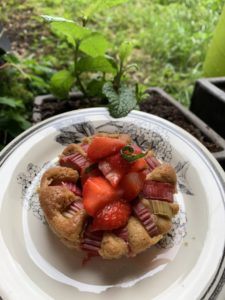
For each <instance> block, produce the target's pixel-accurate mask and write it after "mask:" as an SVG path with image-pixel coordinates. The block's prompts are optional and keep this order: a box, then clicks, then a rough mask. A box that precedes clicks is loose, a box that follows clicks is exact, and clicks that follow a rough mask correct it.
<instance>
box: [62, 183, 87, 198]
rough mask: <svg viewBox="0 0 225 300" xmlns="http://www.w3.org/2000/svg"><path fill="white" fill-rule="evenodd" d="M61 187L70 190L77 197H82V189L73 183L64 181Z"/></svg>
mask: <svg viewBox="0 0 225 300" xmlns="http://www.w3.org/2000/svg"><path fill="white" fill-rule="evenodd" d="M61 185H62V186H64V187H66V188H68V189H69V190H70V191H71V192H72V193H74V194H75V195H77V196H80V197H81V196H82V191H81V189H80V188H79V187H78V186H77V185H76V184H75V183H73V182H67V181H62V182H61Z"/></svg>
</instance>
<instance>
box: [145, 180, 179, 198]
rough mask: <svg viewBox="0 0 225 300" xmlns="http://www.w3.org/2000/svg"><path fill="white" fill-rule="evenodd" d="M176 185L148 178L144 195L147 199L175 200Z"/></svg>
mask: <svg viewBox="0 0 225 300" xmlns="http://www.w3.org/2000/svg"><path fill="white" fill-rule="evenodd" d="M173 193H174V185H172V184H170V183H165V182H160V181H153V180H146V181H145V184H144V187H143V191H142V195H143V197H144V198H147V199H153V200H155V199H158V200H162V201H168V202H173Z"/></svg>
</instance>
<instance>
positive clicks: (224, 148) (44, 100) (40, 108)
mask: <svg viewBox="0 0 225 300" xmlns="http://www.w3.org/2000/svg"><path fill="white" fill-rule="evenodd" d="M146 92H147V93H148V94H149V97H148V98H147V99H146V100H145V101H144V102H142V103H141V105H140V110H141V111H144V112H148V113H152V114H155V115H157V116H159V117H162V118H164V119H167V120H169V121H171V122H173V123H174V124H176V125H178V126H180V127H182V128H184V129H185V130H187V131H189V132H190V133H191V134H192V135H194V136H195V137H196V138H197V139H198V140H199V141H200V142H202V143H203V144H204V145H205V146H206V147H207V148H208V150H209V151H210V152H211V153H213V155H214V156H215V157H216V158H217V159H218V160H219V161H224V167H225V140H224V139H223V138H221V137H220V136H219V135H218V134H217V133H216V132H214V131H213V130H212V129H211V128H209V127H208V125H206V124H205V123H204V122H203V121H202V120H200V119H199V118H198V117H197V116H196V115H194V114H193V113H192V112H190V111H189V110H188V109H186V108H185V107H183V106H182V105H181V104H180V103H178V102H177V101H175V100H174V99H173V98H172V97H170V96H169V95H168V94H166V93H165V92H164V91H163V90H161V89H159V88H151V89H148V90H147V91H146ZM97 105H99V103H98V101H97V99H85V98H84V97H83V95H82V94H81V93H71V94H70V100H69V101H59V100H57V99H56V98H55V97H54V96H52V95H44V96H38V97H36V98H35V100H34V108H33V122H34V123H38V122H40V121H42V120H44V119H46V118H48V117H51V116H53V115H56V114H59V113H62V112H66V111H69V110H73V109H78V108H85V107H92V106H97Z"/></svg>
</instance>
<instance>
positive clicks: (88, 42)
mask: <svg viewBox="0 0 225 300" xmlns="http://www.w3.org/2000/svg"><path fill="white" fill-rule="evenodd" d="M109 47H111V44H110V42H109V41H107V39H106V38H105V37H104V36H103V35H101V34H99V33H94V34H92V35H90V36H88V37H86V38H85V39H84V40H83V41H82V42H81V44H80V50H81V51H83V52H84V53H86V54H88V55H90V56H92V57H96V56H103V55H104V54H105V52H106V50H107V49H109Z"/></svg>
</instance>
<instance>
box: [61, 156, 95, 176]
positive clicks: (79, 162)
mask: <svg viewBox="0 0 225 300" xmlns="http://www.w3.org/2000/svg"><path fill="white" fill-rule="evenodd" d="M59 164H60V165H61V166H64V167H69V168H72V169H75V170H77V171H78V172H81V171H82V170H84V169H85V168H87V167H88V166H89V165H90V164H91V162H90V161H89V160H88V159H87V157H84V156H82V155H81V154H80V153H79V152H76V153H73V154H70V155H67V156H61V157H60V159H59Z"/></svg>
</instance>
